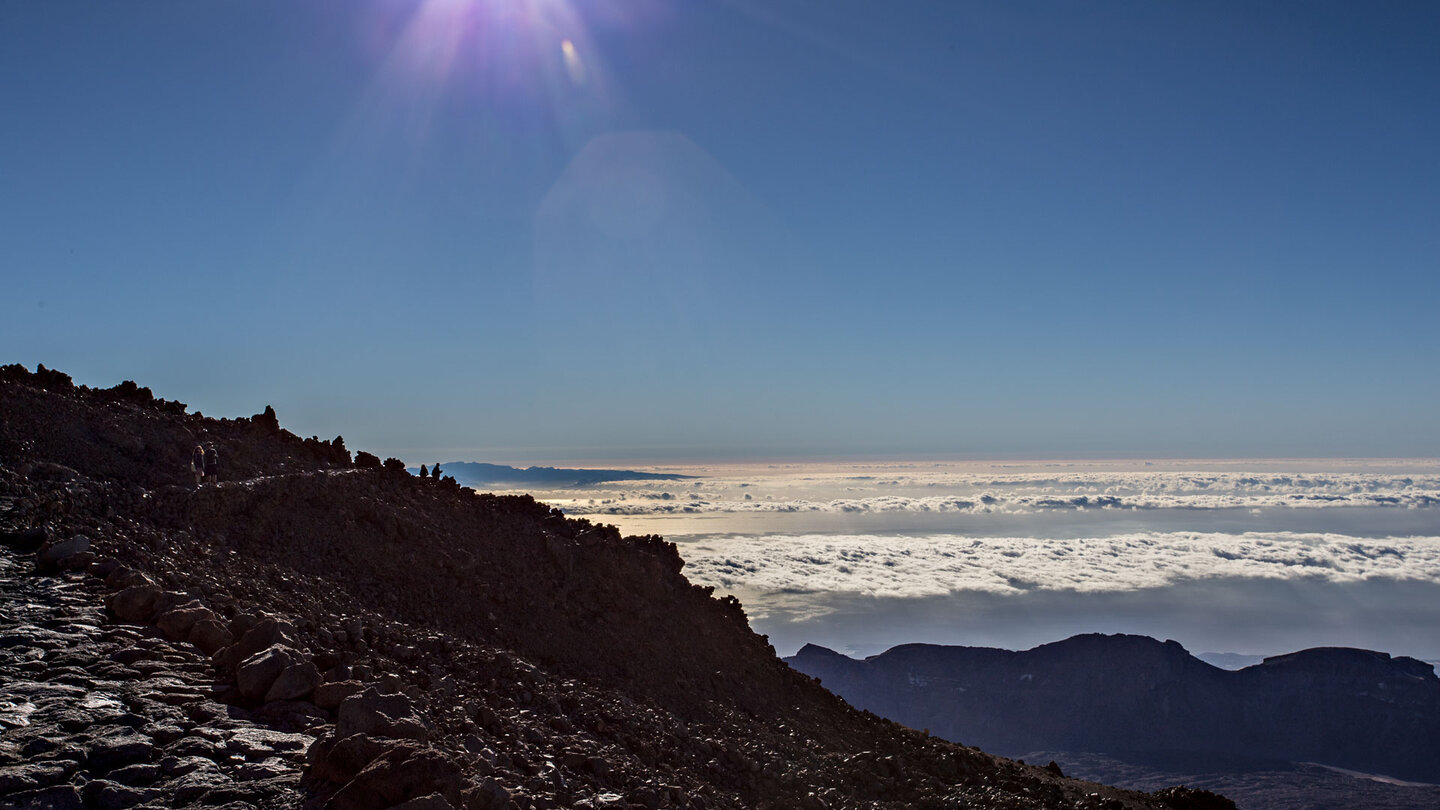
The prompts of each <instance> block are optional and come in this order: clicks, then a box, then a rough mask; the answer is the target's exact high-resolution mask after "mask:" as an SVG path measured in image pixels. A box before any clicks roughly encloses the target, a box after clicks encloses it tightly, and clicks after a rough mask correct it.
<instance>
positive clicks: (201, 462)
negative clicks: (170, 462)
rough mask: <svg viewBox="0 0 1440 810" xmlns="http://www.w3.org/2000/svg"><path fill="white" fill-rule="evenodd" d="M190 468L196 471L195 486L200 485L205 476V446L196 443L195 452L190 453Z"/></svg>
mask: <svg viewBox="0 0 1440 810" xmlns="http://www.w3.org/2000/svg"><path fill="white" fill-rule="evenodd" d="M190 469H191V470H193V471H194V472H195V486H197V487H198V486H200V481H201V480H202V479H204V478H205V448H203V447H201V446H200V445H198V444H197V445H195V452H193V453H191V454H190Z"/></svg>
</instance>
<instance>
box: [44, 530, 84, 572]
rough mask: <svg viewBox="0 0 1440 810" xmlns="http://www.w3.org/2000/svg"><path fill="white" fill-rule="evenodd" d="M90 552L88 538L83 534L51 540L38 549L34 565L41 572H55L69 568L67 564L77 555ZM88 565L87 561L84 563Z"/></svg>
mask: <svg viewBox="0 0 1440 810" xmlns="http://www.w3.org/2000/svg"><path fill="white" fill-rule="evenodd" d="M89 550H90V538H89V537H86V536H85V535H83V534H77V535H75V536H74V537H70V538H67V539H65V540H51V541H49V542H47V543H46V544H45V545H43V546H41V547H40V550H39V551H38V552H37V553H36V555H35V563H36V565H37V566H38V567H39V568H40V570H42V571H56V570H59V569H61V568H68V567H70V566H69V565H68V563H69V562H70V560H71V559H72V558H73V557H75V556H76V555H78V554H81V553H83V552H86V551H89ZM86 562H87V564H88V562H89V561H88V560H87V561H86Z"/></svg>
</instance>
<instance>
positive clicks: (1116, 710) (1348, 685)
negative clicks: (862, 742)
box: [787, 635, 1440, 782]
mask: <svg viewBox="0 0 1440 810" xmlns="http://www.w3.org/2000/svg"><path fill="white" fill-rule="evenodd" d="M787 660H789V662H790V664H791V665H792V666H794V667H795V668H797V669H799V670H800V671H802V672H805V673H807V674H810V675H814V676H817V677H819V678H820V679H821V680H822V682H823V683H824V684H825V685H826V686H827V687H829V688H830V689H832V690H834V691H835V692H836V694H839V695H841V696H842V697H844V698H845V699H846V700H848V701H850V702H851V703H852V704H853V705H855V706H860V707H863V708H866V709H869V710H871V711H873V712H875V713H877V714H880V715H882V716H885V717H890V718H893V719H895V720H897V721H899V722H902V723H906V724H908V725H911V726H916V727H925V728H929V729H930V730H931V731H932V732H933V733H935V734H937V735H939V736H942V737H945V738H947V739H957V740H964V741H966V742H968V743H973V744H976V745H979V746H981V747H982V748H986V749H987V750H992V751H999V752H1004V753H1007V754H1010V755H1012V756H1019V755H1022V754H1024V753H1026V752H1031V751H1077V752H1078V751H1084V752H1112V753H1126V754H1133V753H1136V752H1191V753H1194V754H1213V755H1224V756H1231V757H1248V758H1265V759H1270V760H1288V761H1297V762H1316V763H1322V764H1325V765H1331V766H1335V767H1340V768H1349V769H1353V770H1357V771H1364V772H1367V773H1379V774H1387V775H1390V776H1394V777H1398V778H1401V779H1410V780H1421V781H1426V782H1440V760H1437V759H1436V756H1435V752H1436V751H1437V750H1440V679H1437V678H1436V676H1435V671H1434V669H1433V668H1432V667H1431V666H1430V665H1429V664H1426V663H1424V662H1422V661H1418V660H1415V659H1413V658H1403V657H1397V658H1392V657H1390V656H1389V655H1386V654H1384V653H1379V652H1371V651H1368V650H1355V649H1344V648H1320V649H1312V650H1304V651H1301V652H1296V653H1291V654H1289V655H1280V656H1274V657H1271V658H1267V659H1265V661H1264V662H1263V663H1261V664H1257V665H1255V666H1250V667H1246V668H1244V669H1241V670H1237V671H1227V670H1222V669H1219V668H1216V667H1213V666H1211V665H1209V664H1206V663H1204V662H1203V661H1200V660H1199V659H1197V658H1195V657H1193V656H1191V655H1190V654H1189V653H1187V652H1186V651H1185V649H1184V648H1183V647H1181V646H1180V645H1179V644H1178V643H1176V642H1174V641H1167V642H1163V643H1162V642H1159V641H1156V640H1154V639H1151V638H1146V637H1144V636H1125V635H1116V636H1104V635H1083V636H1075V637H1073V638H1070V639H1067V640H1065V641H1060V642H1056V643H1054V644H1046V645H1043V646H1040V647H1036V648H1035V649H1033V650H1027V651H1024V652H1011V651H1009V650H997V649H987V648H977V647H944V646H934V645H923V644H909V645H904V646H901V647H895V648H893V649H891V650H888V651H886V652H884V653H882V654H880V655H876V656H872V657H870V658H867V659H865V660H863V661H857V660H855V659H852V658H847V657H845V656H843V655H840V654H839V653H836V652H833V651H831V650H827V649H825V648H823V647H816V646H807V647H805V648H804V649H801V650H800V651H799V653H797V654H796V655H795V656H794V657H792V658H790V659H787Z"/></svg>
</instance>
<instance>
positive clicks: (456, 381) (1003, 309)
mask: <svg viewBox="0 0 1440 810" xmlns="http://www.w3.org/2000/svg"><path fill="white" fill-rule="evenodd" d="M1436 42H1440V6H1437V5H1435V4H1433V3H1383V2H1382V3H1367V4H1357V3H1321V2H1303V3H1302V2H1293V3H1251V2H1245V3H1238V2H1237V3H1198V2H1197V3H1139V2H1137V3H1124V2H1117V3H1105V4H1096V3H1071V2H1057V3H985V4H980V3H959V2H948V1H947V2H933V3H928V2H906V3H899V4H881V3H873V2H818V0H817V1H816V2H786V1H785V0H780V2H765V3H760V2H748V1H747V2H739V1H738V0H736V1H732V2H720V1H718V0H717V2H691V1H689V0H684V1H682V0H666V1H665V2H650V0H627V1H626V2H620V0H614V1H613V2H607V1H606V0H592V1H591V2H582V1H581V0H534V1H533V2H525V1H524V0H507V1H506V2H501V1H500V0H477V1H476V2H467V1H466V0H417V2H399V0H377V1H375V2H353V1H351V0H346V1H345V2H340V0H325V1H324V2H321V1H318V0H311V1H310V2H269V1H267V0H258V1H251V2H219V3H191V2H160V1H158V0H157V1H155V2H146V3H105V4H95V3H88V2H66V1H65V0H57V1H54V2H45V3H26V2H18V1H14V0H12V1H11V2H0V76H3V77H4V78H3V81H0V274H3V281H4V290H5V301H6V306H5V307H4V310H5V317H4V318H0V361H3V362H22V363H25V364H27V365H29V366H32V367H33V366H34V364H36V363H44V364H46V365H48V366H51V367H56V368H60V369H62V370H65V371H67V372H70V373H71V374H73V375H74V376H75V377H76V378H77V380H78V381H80V382H84V383H88V384H92V385H112V384H114V383H116V382H119V381H120V380H122V379H134V380H136V381H138V382H140V383H141V384H144V385H149V386H151V387H152V388H154V389H155V390H156V392H157V393H158V394H160V395H162V396H167V397H170V398H175V399H180V400H182V401H185V402H187V403H189V404H190V405H191V407H192V408H196V409H200V410H202V411H204V412H205V413H207V414H212V415H232V416H233V415H248V414H251V413H255V412H257V411H259V410H261V409H262V408H263V407H264V406H265V405H266V404H273V405H274V406H275V407H276V409H277V411H278V412H279V414H280V417H281V420H282V422H283V423H284V424H285V425H286V426H287V427H290V428H291V429H293V430H295V431H297V432H299V433H302V434H303V435H310V434H312V433H313V434H319V435H322V436H333V435H335V434H337V433H343V434H344V435H345V437H346V439H347V443H348V444H349V445H350V446H351V447H353V448H367V449H371V450H372V451H375V452H378V453H381V454H385V455H390V454H394V455H399V456H401V457H403V458H406V460H407V461H411V462H414V463H419V462H421V461H425V460H433V459H435V458H442V459H449V458H467V459H475V460H486V461H508V462H530V461H545V460H569V461H576V462H583V461H597V462H598V461H607V460H615V459H628V460H635V459H654V460H670V459H700V458H717V457H730V458H769V457H791V458H793V457H846V456H895V457H899V456H917V455H925V456H954V457H965V456H977V455H978V456H1030V457H1034V456H1276V455H1287V456H1342V455H1343V456H1356V455H1358V456H1369V455H1377V456H1386V455H1398V456H1420V455H1427V456H1434V455H1440V433H1437V431H1436V430H1435V422H1434V415H1435V414H1436V413H1437V412H1440V374H1437V370H1440V368H1437V361H1436V358H1437V356H1440V337H1437V330H1436V328H1435V326H1434V325H1433V321H1434V318H1435V316H1434V311H1435V309H1436V303H1437V301H1440V294H1437V293H1440V281H1437V280H1436V278H1437V270H1440V151H1437V149H1436V147H1435V144H1437V143H1440V105H1437V104H1436V103H1435V100H1436V99H1437V98H1440V51H1437V50H1436V48H1435V43H1436ZM567 43H568V44H567Z"/></svg>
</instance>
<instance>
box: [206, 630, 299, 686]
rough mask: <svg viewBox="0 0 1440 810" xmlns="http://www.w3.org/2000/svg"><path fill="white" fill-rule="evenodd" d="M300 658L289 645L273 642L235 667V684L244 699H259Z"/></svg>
mask: <svg viewBox="0 0 1440 810" xmlns="http://www.w3.org/2000/svg"><path fill="white" fill-rule="evenodd" d="M252 632H253V631H252ZM247 638H248V636H247ZM235 646H239V645H238V644H237V645H235ZM228 649H234V647H230V648H227V650H228ZM222 654H223V653H222ZM301 660H302V659H301V656H300V654H299V653H297V652H296V651H295V650H293V649H291V648H290V647H287V646H285V645H283V644H273V645H271V646H269V647H266V648H265V649H264V650H261V651H260V652H257V653H255V654H253V655H251V656H249V657H248V658H246V659H245V660H244V661H243V662H241V664H240V666H238V667H236V668H235V686H236V688H238V689H239V690H240V694H241V696H242V697H244V698H245V699H247V700H260V699H261V698H263V697H265V695H266V693H267V692H269V691H270V687H271V686H272V685H273V684H274V683H275V680H276V679H277V678H279V677H280V674H281V673H282V672H284V671H285V670H286V668H287V667H289V666H290V665H292V664H298V663H300V662H301Z"/></svg>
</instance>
